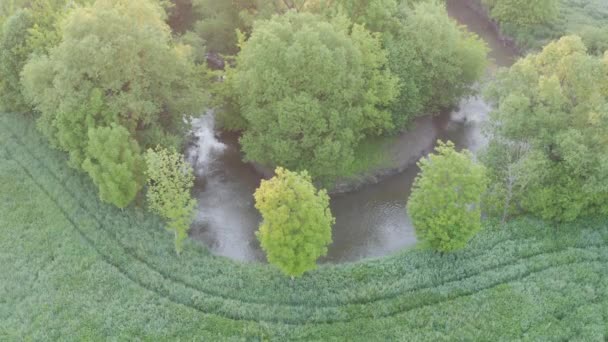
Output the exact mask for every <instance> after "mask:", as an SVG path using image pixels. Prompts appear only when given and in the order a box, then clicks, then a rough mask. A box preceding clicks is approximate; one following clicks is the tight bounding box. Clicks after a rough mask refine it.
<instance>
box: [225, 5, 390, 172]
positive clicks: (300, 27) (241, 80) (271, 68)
mask: <svg viewBox="0 0 608 342" xmlns="http://www.w3.org/2000/svg"><path fill="white" fill-rule="evenodd" d="M350 26H351V25H350V23H349V22H348V21H347V20H344V18H341V19H339V20H334V21H332V22H326V21H324V20H323V19H322V18H321V17H319V16H316V15H312V14H308V13H295V12H289V13H287V14H285V15H284V16H281V17H273V19H271V20H269V21H259V22H256V25H255V27H254V31H253V34H252V35H251V38H250V39H249V40H248V41H247V42H246V43H244V46H243V49H242V51H241V53H240V54H239V56H238V60H237V67H236V70H235V72H234V73H233V75H232V76H233V78H234V79H233V80H231V81H230V83H231V84H232V85H233V87H234V88H233V91H234V92H235V94H236V96H237V100H238V102H239V104H240V109H241V113H242V116H243V117H244V119H245V120H246V122H247V124H246V129H245V132H244V134H243V137H242V138H241V145H242V147H243V151H244V152H245V155H246V158H247V159H248V160H251V161H256V162H259V163H262V164H265V165H270V166H276V165H282V166H285V167H287V168H290V169H292V170H308V171H309V172H310V173H311V175H312V177H313V179H315V180H320V181H326V182H331V181H332V180H333V179H335V177H337V176H339V175H341V174H342V173H343V172H344V170H345V169H346V168H347V167H348V166H350V164H351V163H352V160H353V150H354V148H355V147H356V145H357V143H358V141H359V140H360V139H361V138H362V137H363V136H365V135H366V134H369V135H372V134H379V133H382V132H384V131H386V130H389V129H391V128H392V126H393V125H392V120H391V115H390V112H389V111H388V110H387V109H386V108H387V107H388V106H389V105H390V104H391V102H392V100H393V99H394V98H395V96H396V95H397V93H398V89H397V86H396V84H397V80H396V78H395V77H394V76H393V75H392V74H391V73H390V72H389V71H388V70H387V69H386V54H385V52H384V51H383V50H382V48H381V46H380V41H379V39H378V38H377V37H376V36H375V35H372V34H370V33H369V32H368V31H366V30H365V29H364V28H363V27H362V26H359V25H354V26H353V27H352V30H351V29H350V28H349V27H350Z"/></svg>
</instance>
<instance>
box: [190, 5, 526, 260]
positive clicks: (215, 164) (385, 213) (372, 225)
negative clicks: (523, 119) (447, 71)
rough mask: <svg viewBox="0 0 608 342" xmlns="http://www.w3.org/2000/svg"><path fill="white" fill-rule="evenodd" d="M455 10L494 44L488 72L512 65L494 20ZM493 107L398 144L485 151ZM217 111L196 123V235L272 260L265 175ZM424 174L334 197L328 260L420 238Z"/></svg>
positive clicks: (229, 250)
mask: <svg viewBox="0 0 608 342" xmlns="http://www.w3.org/2000/svg"><path fill="white" fill-rule="evenodd" d="M447 7H448V12H449V14H450V16H451V17H453V18H454V19H455V20H457V21H458V22H459V23H461V24H463V25H466V26H467V27H468V28H469V30H470V31H473V32H475V33H477V34H478V35H479V36H480V37H482V38H483V39H484V40H485V41H486V42H487V43H488V46H489V47H490V48H491V52H490V54H489V57H490V59H491V62H490V67H489V68H488V74H491V73H492V72H493V71H494V70H495V69H496V67H497V66H508V65H511V64H512V63H513V62H514V61H515V59H516V52H515V51H513V50H512V49H509V48H508V47H505V46H504V45H503V44H502V42H501V41H500V38H499V37H498V35H497V34H496V33H495V32H494V31H493V29H492V27H491V25H490V23H488V22H487V21H486V20H485V19H484V18H480V17H479V16H478V15H477V13H475V12H474V11H473V10H471V9H470V8H469V7H467V6H466V5H465V4H464V2H463V1H460V0H448V1H447ZM489 110H490V108H489V106H488V105H487V104H486V103H485V102H484V101H483V100H482V99H480V98H479V97H476V96H474V97H471V98H467V99H463V100H462V102H461V103H460V105H459V109H458V110H456V111H453V112H451V113H445V114H443V115H441V116H438V117H434V118H431V117H425V118H420V119H419V120H418V122H417V124H416V126H417V127H418V130H417V134H416V133H406V134H404V135H402V136H400V137H398V139H397V142H396V143H395V145H394V146H393V147H391V148H394V149H398V150H400V151H404V152H405V153H407V154H412V153H414V154H416V155H419V154H422V153H425V152H428V151H429V150H431V149H432V147H433V145H434V143H435V141H437V139H442V140H448V139H449V140H451V141H453V142H454V143H455V144H456V145H457V146H458V147H459V148H468V149H470V150H472V151H474V152H475V151H478V150H479V149H480V148H481V147H483V146H484V145H485V143H486V141H485V138H484V137H483V135H482V134H481V123H482V122H483V121H484V120H485V118H486V117H487V114H488V112H489ZM213 127H214V126H213V116H212V115H207V116H205V117H204V118H202V119H199V120H196V121H195V122H194V127H193V131H194V132H195V139H194V142H193V144H192V145H191V146H190V147H189V148H188V151H187V156H188V158H189V160H190V161H191V162H192V163H193V165H194V166H195V170H196V172H197V184H196V186H195V190H194V192H195V196H196V198H197V199H198V203H199V210H198V214H197V217H196V220H195V223H194V225H193V227H192V229H191V232H190V235H191V237H192V238H194V239H196V240H200V241H202V242H203V243H204V244H205V245H207V246H208V247H209V248H210V249H211V251H212V252H213V253H215V254H217V255H222V256H226V257H229V258H232V259H236V260H241V261H264V253H263V252H262V251H261V249H260V246H259V243H258V241H257V239H256V237H255V231H256V230H257V228H258V225H259V223H260V220H261V218H260V215H259V214H258V212H257V210H256V209H255V207H254V200H253V193H254V191H255V189H256V188H257V187H258V186H259V183H260V181H261V179H262V178H261V175H259V174H258V173H257V172H256V171H255V170H254V169H253V167H252V166H251V165H249V164H246V163H243V162H242V161H241V159H242V156H241V153H240V152H239V147H238V137H237V136H235V135H233V134H228V133H224V132H217V131H215V130H214V129H213ZM417 173H418V168H417V167H416V165H412V166H410V167H408V168H407V169H406V170H405V171H403V172H401V173H399V174H397V175H394V176H392V177H389V178H387V179H384V180H383V181H381V182H380V183H378V184H373V185H368V186H364V187H363V188H361V189H359V190H357V191H354V192H349V193H345V194H340V195H335V196H332V199H331V210H332V213H333V214H334V216H335V217H336V224H335V225H334V227H333V243H332V245H331V246H330V247H329V253H328V255H327V256H326V257H325V258H324V259H323V260H322V262H331V263H340V262H347V261H355V260H359V259H362V258H366V257H377V256H383V255H387V254H390V253H393V252H395V251H397V250H400V249H402V248H404V247H407V246H412V245H414V244H415V243H416V236H415V232H414V229H413V227H412V224H411V221H410V220H409V218H408V216H407V214H406V209H405V206H406V200H407V198H408V197H409V193H410V188H411V185H412V183H413V181H414V178H415V177H416V175H417Z"/></svg>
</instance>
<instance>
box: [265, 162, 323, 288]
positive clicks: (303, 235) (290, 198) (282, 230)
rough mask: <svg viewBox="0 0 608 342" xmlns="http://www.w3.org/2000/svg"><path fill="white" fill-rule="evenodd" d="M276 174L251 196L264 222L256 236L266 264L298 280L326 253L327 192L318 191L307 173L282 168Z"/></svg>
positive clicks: (313, 267)
mask: <svg viewBox="0 0 608 342" xmlns="http://www.w3.org/2000/svg"><path fill="white" fill-rule="evenodd" d="M275 173H276V176H275V177H273V178H272V179H270V180H264V181H262V184H261V185H260V187H259V188H258V190H257V191H256V192H255V195H254V196H255V201H256V203H255V206H256V208H257V209H258V210H259V211H260V213H261V214H262V219H263V222H262V224H261V226H260V229H259V231H258V232H257V236H258V239H259V240H260V243H261V245H262V249H264V251H265V252H266V257H267V259H268V262H270V263H271V264H273V265H276V266H277V267H279V268H280V269H281V271H283V273H285V274H286V275H289V276H291V277H298V276H301V275H302V274H303V273H304V272H306V271H309V270H312V269H315V268H316V261H317V259H318V258H319V257H321V256H324V255H326V254H327V246H328V245H329V244H330V243H331V226H332V225H333V223H334V218H333V216H332V214H331V212H330V209H329V196H328V195H327V192H326V191H325V190H318V191H317V190H316V189H315V187H314V185H313V184H312V183H311V179H310V176H309V175H308V173H306V172H305V171H304V172H301V173H297V172H291V171H288V170H285V169H283V168H277V169H276V171H275Z"/></svg>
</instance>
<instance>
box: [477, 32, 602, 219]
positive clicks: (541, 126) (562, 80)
mask: <svg viewBox="0 0 608 342" xmlns="http://www.w3.org/2000/svg"><path fill="white" fill-rule="evenodd" d="M607 62H608V61H607V60H606V58H605V59H603V60H602V59H600V58H598V57H595V56H592V55H589V54H588V53H587V51H586V48H585V45H584V44H583V43H582V41H581V39H580V38H579V37H577V36H567V37H563V38H562V39H560V40H559V41H556V42H553V43H550V44H549V45H547V46H546V47H545V48H544V49H543V51H542V52H541V53H539V54H534V55H529V56H528V57H526V58H524V59H522V60H520V61H518V62H517V63H516V64H515V65H513V66H512V67H511V68H510V69H508V70H503V71H502V72H500V73H499V74H498V75H497V77H496V80H495V81H494V82H493V83H492V84H491V86H490V87H489V88H488V90H487V94H486V95H487V98H488V99H489V100H490V101H491V102H492V103H494V105H495V108H496V109H495V110H494V111H493V112H492V113H491V122H492V129H491V134H492V135H491V137H492V139H493V140H494V141H497V142H498V144H503V145H504V144H505V143H508V144H507V145H506V146H522V145H523V146H526V153H523V154H520V155H519V157H518V158H516V159H514V160H511V161H509V163H517V165H518V169H519V170H520V174H521V175H522V176H521V177H519V178H518V180H517V182H516V184H515V185H516V189H517V192H515V194H514V195H516V197H517V198H518V200H517V201H515V202H513V203H512V204H513V205H515V206H517V207H521V208H523V209H524V210H526V211H528V212H531V213H534V214H537V215H539V216H541V217H543V218H545V219H551V220H558V221H570V220H574V219H575V218H577V217H579V216H581V215H585V214H604V215H605V214H608V115H607V113H608V111H607V108H608V63H607ZM490 153H494V154H499V155H498V156H492V155H491V156H490V158H489V162H488V166H489V167H490V170H491V176H492V178H493V180H494V182H495V184H498V185H500V184H505V173H504V170H505V165H504V163H500V162H497V161H501V160H503V161H504V160H505V158H504V157H502V156H501V155H500V154H513V152H512V148H509V149H495V150H494V151H492V150H490ZM509 163H508V164H509ZM508 164H507V165H508Z"/></svg>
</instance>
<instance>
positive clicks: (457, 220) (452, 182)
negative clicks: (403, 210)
mask: <svg viewBox="0 0 608 342" xmlns="http://www.w3.org/2000/svg"><path fill="white" fill-rule="evenodd" d="M418 166H419V167H420V174H419V175H418V176H417V177H416V180H415V181H414V186H413V189H412V194H411V195H410V198H409V201H408V203H407V211H408V213H409V215H410V217H411V218H412V222H413V224H414V227H415V229H416V235H417V236H418V238H420V240H422V241H423V242H425V243H427V244H428V245H429V246H430V247H431V248H433V249H435V250H438V251H441V252H450V251H454V250H457V249H460V248H463V247H464V246H465V245H466V243H467V242H468V241H469V240H470V239H471V237H473V236H474V235H475V234H476V233H477V232H478V231H479V230H480V229H481V209H480V207H481V195H482V194H483V193H484V191H485V190H486V186H487V179H486V176H485V169H484V167H483V165H481V164H478V163H476V162H475V161H474V160H473V155H472V154H471V153H470V152H469V151H467V150H464V151H462V152H457V151H456V150H455V149H454V144H453V143H452V142H449V141H448V142H447V143H443V142H441V141H440V142H439V145H438V146H437V147H436V148H435V153H434V154H430V155H429V156H428V158H424V159H422V160H421V161H420V162H418Z"/></svg>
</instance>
